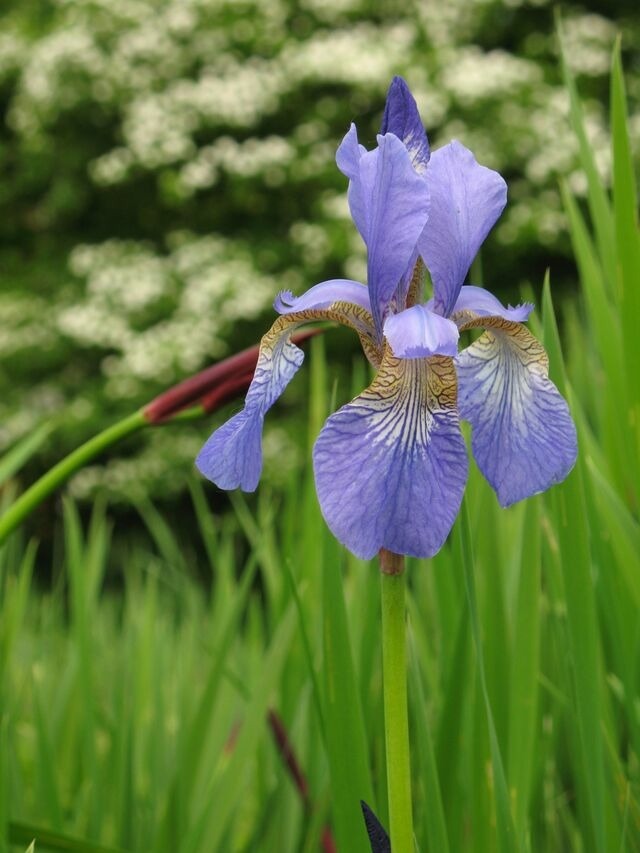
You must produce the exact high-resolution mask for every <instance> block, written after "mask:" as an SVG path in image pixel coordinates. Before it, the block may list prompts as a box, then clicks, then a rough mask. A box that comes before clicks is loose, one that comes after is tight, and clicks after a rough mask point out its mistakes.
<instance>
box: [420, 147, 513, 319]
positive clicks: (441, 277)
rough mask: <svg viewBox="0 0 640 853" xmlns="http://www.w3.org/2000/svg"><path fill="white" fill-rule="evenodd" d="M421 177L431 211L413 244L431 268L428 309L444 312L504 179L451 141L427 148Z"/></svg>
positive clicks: (490, 220)
mask: <svg viewBox="0 0 640 853" xmlns="http://www.w3.org/2000/svg"><path fill="white" fill-rule="evenodd" d="M426 177H427V179H428V184H429V192H430V193H431V211H430V215H429V222H428V224H427V227H426V228H425V229H424V231H423V232H422V235H421V236H420V240H419V243H418V249H419V250H420V254H421V255H422V257H423V259H424V262H425V264H426V265H427V269H428V270H429V272H430V273H431V279H432V281H433V300H434V310H435V311H437V312H438V314H442V315H443V316H444V317H448V316H449V314H451V312H452V310H453V307H454V305H455V303H456V299H457V298H458V294H459V293H460V288H461V287H462V285H463V283H464V280H465V277H466V275H467V273H468V271H469V267H470V266H471V262H472V261H473V259H474V258H475V256H476V254H477V253H478V249H479V248H480V246H481V245H482V243H483V241H484V239H485V237H486V236H487V234H488V233H489V231H490V230H491V229H492V228H493V225H494V224H495V222H496V220H497V218H498V217H499V216H500V214H501V213H502V210H503V208H504V206H505V204H506V200H507V185H506V184H505V182H504V180H503V179H502V178H501V176H500V175H499V174H498V173H497V172H494V171H493V170H491V169H487V168H486V167H485V166H480V165H479V164H478V163H477V162H476V159H475V157H474V156H473V154H472V153H471V151H469V149H468V148H465V147H464V145H461V144H460V143H459V142H456V141H454V142H451V143H449V145H445V146H444V148H439V149H438V150H437V151H434V152H433V154H432V156H431V160H430V161H429V168H428V169H427V174H426Z"/></svg>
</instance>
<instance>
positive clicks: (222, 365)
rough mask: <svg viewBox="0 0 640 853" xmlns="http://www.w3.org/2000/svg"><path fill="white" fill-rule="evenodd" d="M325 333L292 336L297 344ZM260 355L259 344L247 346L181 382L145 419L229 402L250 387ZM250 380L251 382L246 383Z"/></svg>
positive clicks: (155, 421) (155, 420)
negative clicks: (223, 388) (224, 390)
mask: <svg viewBox="0 0 640 853" xmlns="http://www.w3.org/2000/svg"><path fill="white" fill-rule="evenodd" d="M321 331H322V329H309V330H307V331H305V332H299V333H298V334H297V335H292V338H291V339H292V340H293V342H294V343H295V344H301V343H303V342H304V341H306V340H308V339H309V338H311V337H313V336H314V335H317V334H319V333H320V332H321ZM259 352H260V346H259V344H256V345H255V346H252V347H247V349H245V350H242V352H239V353H236V354H235V355H232V356H230V357H229V358H225V359H223V360H222V361H219V362H218V363H217V364H213V365H212V366H211V367H207V368H206V369H205V370H201V371H200V373H196V375H195V376H190V377H189V379H185V380H184V381H183V382H179V383H178V384H177V385H174V386H173V388H170V389H169V390H168V391H165V392H163V393H162V394H160V395H159V396H157V397H156V398H155V399H154V400H152V401H151V402H150V403H149V404H148V405H147V406H145V408H144V409H143V414H144V417H145V418H146V419H147V421H149V423H152V424H158V423H162V422H163V421H166V420H168V419H169V418H170V417H172V416H173V415H175V414H177V413H178V412H180V411H181V410H182V409H186V408H187V407H188V406H189V405H191V404H193V403H196V402H198V401H200V400H202V402H203V405H204V407H205V409H206V411H212V410H213V408H214V407H215V406H219V405H221V404H222V403H223V402H227V400H230V399H232V397H233V396H235V394H239V393H241V391H243V390H245V389H246V388H247V387H248V385H249V383H250V382H251V378H252V377H253V373H254V371H255V369H256V364H257V361H258V353H259ZM247 377H248V378H249V379H248V382H246V384H245V379H246V378H247ZM241 380H242V381H241ZM232 384H233V387H234V392H233V394H232V393H231V386H232ZM223 386H225V387H226V392H225V393H226V394H227V395H228V396H225V395H220V391H221V389H222V387H223ZM216 395H220V396H216ZM209 398H210V399H211V400H212V401H213V405H212V404H211V402H205V401H207V400H209Z"/></svg>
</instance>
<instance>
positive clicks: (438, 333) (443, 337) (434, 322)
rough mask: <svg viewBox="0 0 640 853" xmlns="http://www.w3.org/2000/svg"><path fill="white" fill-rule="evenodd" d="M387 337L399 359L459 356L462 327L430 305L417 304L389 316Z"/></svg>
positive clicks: (385, 329)
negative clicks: (434, 310) (428, 306)
mask: <svg viewBox="0 0 640 853" xmlns="http://www.w3.org/2000/svg"><path fill="white" fill-rule="evenodd" d="M384 336H385V338H386V339H387V341H388V342H389V344H390V345H391V349H392V350H393V354H394V355H395V356H398V358H421V357H424V356H430V355H449V356H455V355H457V354H458V338H459V333H458V327H457V326H456V324H455V323H453V322H452V321H451V320H447V319H446V318H445V317H442V316H441V315H440V314H434V313H433V311H430V310H429V309H428V308H427V306H426V305H414V306H413V307H412V308H407V309H406V310H404V311H401V312H400V313H399V314H392V315H391V316H389V317H387V319H386V321H385V324H384Z"/></svg>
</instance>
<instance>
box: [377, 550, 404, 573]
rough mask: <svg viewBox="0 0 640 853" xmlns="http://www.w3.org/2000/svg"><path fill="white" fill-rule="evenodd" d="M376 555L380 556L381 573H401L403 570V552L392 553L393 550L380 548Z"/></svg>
mask: <svg viewBox="0 0 640 853" xmlns="http://www.w3.org/2000/svg"><path fill="white" fill-rule="evenodd" d="M378 556H379V557H380V571H381V572H382V574H384V575H401V574H402V573H403V572H404V555H403V554H394V553H393V551H387V549H386V548H381V549H380V553H379V554H378Z"/></svg>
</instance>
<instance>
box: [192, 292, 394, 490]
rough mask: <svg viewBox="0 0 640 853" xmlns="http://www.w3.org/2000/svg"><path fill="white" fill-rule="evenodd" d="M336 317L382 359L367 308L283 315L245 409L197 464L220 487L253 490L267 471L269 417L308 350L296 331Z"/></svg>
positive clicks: (263, 347) (267, 341)
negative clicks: (265, 433) (293, 337)
mask: <svg viewBox="0 0 640 853" xmlns="http://www.w3.org/2000/svg"><path fill="white" fill-rule="evenodd" d="M322 320H331V321H334V322H338V323H342V324H343V325H346V326H349V327H350V328H352V329H354V330H355V331H356V332H357V333H358V335H359V336H360V340H361V342H362V344H363V347H364V349H365V353H366V354H367V356H368V357H369V359H370V360H371V361H372V363H373V364H374V365H377V364H378V363H379V361H380V354H379V351H378V349H377V345H376V341H375V332H374V329H373V318H372V317H371V315H370V314H369V313H368V311H366V310H365V309H364V308H362V307H360V306H359V305H352V304H350V303H346V302H334V303H333V304H332V305H331V306H330V307H329V308H324V309H307V310H306V311H297V312H295V313H293V314H288V315H286V316H283V317H279V318H278V319H277V320H276V322H275V323H274V324H273V326H272V327H271V328H270V329H269V331H268V332H267V333H266V335H264V337H263V338H262V341H261V342H260V354H259V356H258V363H257V365H256V370H255V373H254V376H253V380H252V382H251V385H250V387H249V390H248V392H247V396H246V399H245V405H244V409H243V410H242V411H241V412H238V413H237V414H236V415H234V416H233V417H232V418H231V419H230V420H229V421H227V423H225V424H223V425H222V426H221V427H220V428H219V429H217V430H216V431H215V432H214V433H213V434H212V435H211V436H210V438H209V440H208V441H207V442H206V444H205V445H204V447H203V448H202V450H201V451H200V453H199V454H198V458H197V459H196V466H197V468H198V470H199V471H200V473H201V474H203V475H204V476H205V477H206V478H207V479H209V480H211V481H212V482H213V483H215V484H216V485H217V486H219V487H220V488H221V489H236V488H241V489H242V490H243V491H245V492H253V491H254V490H255V489H256V487H257V485H258V481H259V479H260V474H261V472H262V425H263V422H264V416H265V414H266V412H267V411H268V410H269V409H270V408H271V406H272V405H273V404H274V403H275V402H276V400H277V399H278V397H280V395H281V394H282V393H283V391H284V389H285V388H286V387H287V385H288V384H289V382H291V380H292V379H293V377H294V376H295V374H296V373H297V371H298V368H299V367H300V365H301V364H302V361H303V359H304V353H303V352H302V350H301V349H300V348H299V347H297V346H296V345H295V344H294V343H293V342H292V341H291V340H290V337H291V334H292V333H293V332H294V331H295V330H296V328H297V327H298V326H301V325H302V324H304V323H309V322H314V321H322Z"/></svg>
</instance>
